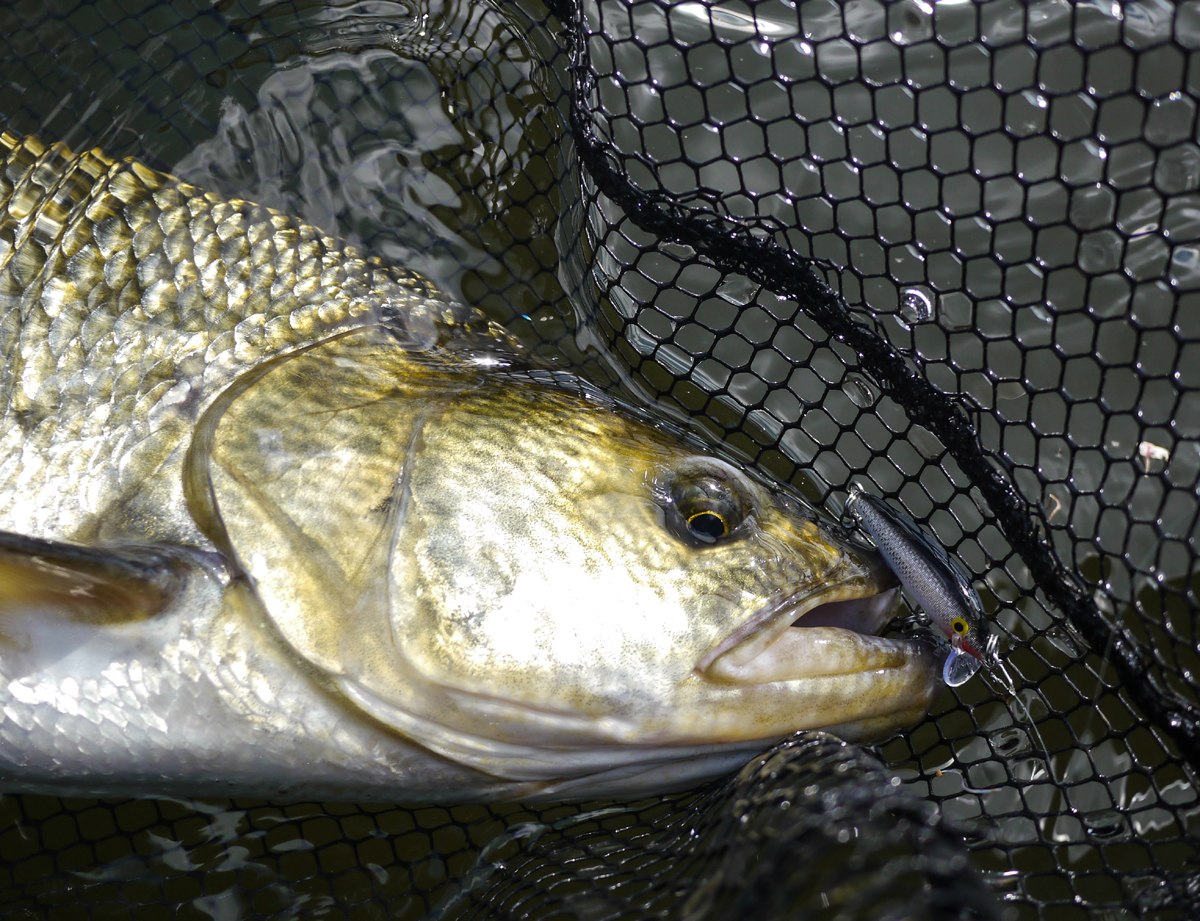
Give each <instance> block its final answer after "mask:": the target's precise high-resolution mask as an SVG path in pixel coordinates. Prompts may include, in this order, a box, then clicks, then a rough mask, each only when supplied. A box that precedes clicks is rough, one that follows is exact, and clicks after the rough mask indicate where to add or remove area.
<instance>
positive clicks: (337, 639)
mask: <svg viewBox="0 0 1200 921" xmlns="http://www.w3.org/2000/svg"><path fill="white" fill-rule="evenodd" d="M304 360H305V361H311V360H312V359H311V357H309V358H306V359H304ZM289 364H290V363H289ZM295 370H296V369H292V370H291V371H288V373H292V372H293V371H295ZM280 373H283V372H280ZM339 374H340V376H339V377H338V378H337V379H336V382H335V381H334V379H333V378H332V377H329V376H327V377H326V378H324V385H323V387H322V388H321V390H320V393H319V394H314V393H308V392H306V393H305V395H304V396H303V397H299V396H297V393H298V392H299V389H303V388H299V385H296V386H292V387H289V388H285V389H286V391H287V392H288V393H289V394H290V396H288V398H286V399H278V398H276V397H274V396H272V397H271V398H269V399H266V400H265V401H263V406H261V407H259V408H257V409H256V408H255V404H256V400H255V399H253V398H252V395H251V394H249V392H248V393H247V397H246V398H245V399H241V400H238V401H236V402H234V403H233V404H232V405H231V406H230V407H229V409H228V411H226V412H225V418H224V419H223V420H222V421H221V422H220V426H219V427H218V429H217V430H216V435H215V439H214V446H213V451H212V462H211V464H210V469H211V475H212V483H213V495H214V497H215V502H216V505H217V506H218V508H217V509H216V514H217V516H218V517H220V519H221V524H222V527H223V529H224V533H225V534H226V535H227V539H228V542H229V545H230V548H231V552H233V553H234V554H236V556H237V557H238V559H239V561H240V562H241V564H242V565H243V567H244V568H245V569H246V571H247V573H248V574H249V575H250V576H251V577H252V578H253V580H254V581H255V584H256V586H257V588H258V591H259V592H260V594H261V595H262V598H263V604H264V608H265V610H266V611H267V612H268V614H269V616H270V617H271V618H272V619H273V620H274V621H275V623H276V624H277V625H278V626H279V628H280V631H281V632H282V634H283V635H284V637H285V638H286V640H287V641H288V642H290V643H291V644H292V646H293V647H294V648H295V649H296V650H297V651H298V652H299V653H300V654H301V655H303V656H304V657H305V658H306V659H307V660H308V661H309V662H310V663H312V664H314V665H316V666H318V667H319V668H320V669H321V670H322V671H324V672H325V673H326V674H328V675H329V676H330V677H331V679H332V680H333V682H334V683H335V684H336V686H337V687H338V689H339V690H340V691H341V692H342V693H343V694H345V695H346V696H347V698H349V699H350V700H351V701H353V702H354V704H356V705H357V706H358V707H360V708H362V709H363V710H365V711H366V712H368V713H369V714H370V715H371V716H372V717H373V718H375V719H377V720H379V721H381V722H383V723H385V724H387V725H388V726H390V727H392V728H394V729H395V730H396V731H397V732H399V733H401V734H402V735H404V736H406V737H408V738H410V739H412V740H414V741H416V742H418V743H419V744H421V745H423V746H425V747H427V748H429V749H430V750H432V751H434V752H436V753H438V754H440V755H442V756H444V757H447V758H451V759H452V760H456V761H458V762H460V763H465V764H469V765H471V766H473V767H476V768H478V769H479V770H481V771H484V772H486V773H489V774H492V775H495V776H502V777H508V778H512V779H514V780H524V781H538V782H551V781H556V780H561V779H562V778H564V777H566V778H571V777H584V776H595V775H601V774H603V775H606V776H607V775H611V774H612V772H614V771H616V772H618V773H620V772H624V774H623V775H622V776H625V775H629V774H631V773H636V772H637V770H640V769H641V768H643V767H645V766H646V765H648V764H659V765H661V764H662V763H664V762H672V763H675V762H679V763H683V762H688V761H692V762H697V763H700V762H703V763H707V764H709V765H710V767H711V765H712V764H714V763H716V762H719V761H720V759H721V758H722V757H724V758H726V760H728V758H729V757H732V755H731V754H730V753H737V756H738V757H741V758H743V759H744V757H745V756H746V753H747V752H748V751H752V750H755V749H759V748H762V747H764V746H765V745H766V744H768V743H769V742H771V741H772V740H774V739H778V738H780V737H782V736H784V735H787V734H789V733H791V732H794V731H796V730H800V729H821V728H824V729H830V730H832V731H834V732H836V733H838V734H839V735H842V736H843V737H845V738H848V739H852V740H876V739H879V738H882V737H886V736H887V735H890V734H892V733H894V732H895V731H896V730H898V729H900V728H902V727H905V726H908V725H910V724H912V723H914V722H916V721H917V720H919V719H920V718H921V717H922V716H923V715H924V714H925V712H926V711H927V709H928V707H929V706H930V703H931V701H932V699H933V697H934V695H935V693H936V691H937V689H938V675H939V667H940V663H939V662H938V661H936V656H935V655H934V653H933V652H932V651H931V650H930V649H929V648H927V647H926V646H925V645H923V644H922V643H920V642H919V641H915V640H908V639H900V638H896V639H885V638H881V637H879V636H877V635H876V634H877V633H878V632H879V631H880V630H881V629H882V628H883V626H884V625H885V624H886V622H887V620H888V619H889V618H890V616H891V614H892V613H893V611H894V610H895V607H896V604H897V602H898V590H897V588H896V587H895V586H896V582H895V579H894V577H893V576H892V575H891V573H890V571H889V570H888V569H887V567H886V566H885V565H884V564H883V563H882V561H881V559H880V558H879V557H878V556H877V555H876V554H875V553H874V552H873V551H869V550H865V549H863V548H861V547H860V546H857V545H855V544H853V543H852V542H850V541H849V540H848V538H847V536H846V534H845V533H844V532H842V531H841V530H840V529H839V528H838V527H837V526H836V525H833V524H827V523H823V522H822V521H821V520H820V519H819V518H818V517H817V516H816V515H814V514H813V513H811V512H810V511H808V510H806V509H805V508H804V507H803V506H802V505H801V503H800V502H798V501H797V500H796V499H795V498H793V497H791V496H790V495H788V494H786V493H785V492H783V491H780V490H777V489H772V488H771V487H770V486H769V485H767V484H766V483H764V482H763V481H761V480H759V479H758V478H756V477H755V476H754V475H752V474H751V473H749V472H748V471H747V470H745V469H744V468H742V467H740V466H738V465H737V464H735V463H733V462H731V461H730V460H727V459H725V458H722V457H720V456H717V455H715V454H712V453H707V452H704V451H700V450H697V449H696V448H695V447H693V446H691V445H689V444H688V443H687V442H686V441H685V440H683V439H681V438H680V437H678V436H677V435H676V434H675V433H673V432H671V431H668V430H666V429H664V428H663V427H661V426H659V425H656V424H653V423H651V422H650V421H647V420H646V419H643V418H641V417H639V416H638V415H637V414H636V413H632V412H630V411H627V410H625V409H623V408H622V407H621V406H619V405H616V404H613V403H612V402H610V401H607V400H602V399H597V398H595V397H592V396H589V395H587V394H585V393H581V392H579V391H578V389H575V390H572V389H564V388H561V387H553V386H548V385H546V384H543V383H540V382H537V381H532V380H519V379H517V380H515V379H513V378H512V377H504V376H498V375H492V376H488V377H485V378H482V379H474V380H471V381H470V382H469V383H468V382H464V381H462V380H460V381H459V384H458V385H455V386H449V385H447V386H444V387H443V388H442V389H441V390H440V391H438V392H435V393H427V394H426V395H425V396H424V397H423V398H418V397H417V396H416V395H414V393H412V392H407V391H406V392H399V391H397V392H396V393H394V394H391V395H386V396H381V395H380V394H378V393H377V394H375V396H374V397H372V398H371V399H364V397H363V395H362V394H361V393H358V394H352V393H350V392H349V389H348V388H349V385H348V384H346V383H345V381H346V375H345V367H344V366H343V367H342V368H340V370H339ZM268 382H269V378H268V379H264V381H262V382H261V383H262V384H264V385H265V384H267V383H268ZM266 393H267V394H270V393H271V389H268V390H267V391H266ZM264 426H267V427H272V426H273V427H274V429H275V430H276V431H278V432H279V433H280V434H279V435H278V438H276V437H274V436H272V438H271V439H266V440H264V437H263V427H264ZM322 455H324V456H326V457H327V458H336V460H337V463H336V464H332V463H319V462H316V461H314V460H313V458H314V456H322ZM714 759H716V761H714ZM722 763H724V762H722ZM735 764H736V762H731V763H729V764H728V765H727V766H726V767H725V769H728V767H729V766H734V765H735ZM714 770H715V769H714ZM709 773H711V770H710V771H709ZM684 774H687V772H686V771H684ZM680 776H683V775H680ZM687 776H688V777H690V776H692V775H691V774H688V775H687ZM618 787H619V785H618ZM607 789H609V788H606V787H603V786H602V785H601V786H600V787H597V786H596V785H595V784H593V785H592V786H591V787H589V788H588V792H589V795H595V794H596V793H597V791H598V790H607ZM614 789H618V788H614ZM619 789H622V790H623V789H625V788H624V787H619Z"/></svg>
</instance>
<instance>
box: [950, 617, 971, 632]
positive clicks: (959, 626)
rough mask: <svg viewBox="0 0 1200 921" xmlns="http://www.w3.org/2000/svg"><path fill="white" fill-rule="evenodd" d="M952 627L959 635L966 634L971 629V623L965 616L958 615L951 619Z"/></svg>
mask: <svg viewBox="0 0 1200 921" xmlns="http://www.w3.org/2000/svg"><path fill="white" fill-rule="evenodd" d="M950 629H952V630H953V631H954V632H955V633H957V634H958V635H959V636H966V635H967V634H968V633H969V632H970V630H971V625H970V624H968V623H967V621H966V619H965V618H962V617H956V618H954V620H952V621H950Z"/></svg>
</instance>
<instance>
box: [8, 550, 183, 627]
mask: <svg viewBox="0 0 1200 921" xmlns="http://www.w3.org/2000/svg"><path fill="white" fill-rule="evenodd" d="M185 572H186V570H185V567H184V565H183V561H182V559H181V558H180V557H179V556H176V555H172V554H170V553H169V552H167V551H165V550H159V549H154V548H144V547H129V548H125V547H120V548H107V547H106V548H96V547H84V546H80V545H77V544H68V543H64V542H60V541H54V540H45V539H43V538H38V537H27V536H25V535H23V534H13V533H11V532H8V531H0V631H2V632H4V633H6V634H7V633H10V632H13V631H11V630H9V629H8V628H11V627H13V625H15V624H17V623H19V622H20V620H22V619H23V618H24V617H28V616H32V615H36V614H39V613H44V614H45V615H47V616H50V617H56V618H64V619H67V620H72V621H77V622H85V623H91V624H115V623H124V622H130V621H139V620H146V619H149V618H151V617H154V616H155V615H157V614H158V613H160V612H161V611H162V610H163V609H164V608H165V607H166V606H167V605H168V604H170V602H171V600H172V599H173V598H175V596H176V595H177V594H178V592H179V590H180V589H181V587H182V585H183V581H184V577H185ZM6 625H7V626H6ZM9 639H15V637H12V636H10V637H9Z"/></svg>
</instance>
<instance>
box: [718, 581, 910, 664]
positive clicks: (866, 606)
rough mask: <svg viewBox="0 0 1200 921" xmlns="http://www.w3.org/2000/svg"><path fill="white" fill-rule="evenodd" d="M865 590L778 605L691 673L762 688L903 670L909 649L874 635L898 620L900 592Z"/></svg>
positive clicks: (845, 589) (806, 595)
mask: <svg viewBox="0 0 1200 921" xmlns="http://www.w3.org/2000/svg"><path fill="white" fill-rule="evenodd" d="M863 591H864V589H863V587H862V586H861V585H859V586H856V587H850V586H841V587H834V588H832V589H830V588H825V589H818V590H811V589H810V590H808V591H802V592H797V593H794V594H792V595H789V596H787V597H785V598H781V599H779V600H778V601H776V602H773V603H772V604H770V605H767V606H766V607H765V608H764V609H763V610H762V611H760V612H758V613H757V614H756V615H755V616H754V617H752V618H750V620H749V621H747V623H745V624H743V625H742V626H741V627H740V628H739V629H737V630H735V631H734V632H733V633H732V634H730V636H728V637H726V639H725V640H723V641H722V642H721V643H719V644H718V645H716V646H714V647H713V648H712V649H711V650H709V652H708V653H707V654H705V656H704V658H702V659H701V660H700V662H699V663H698V664H697V666H696V671H697V672H699V673H700V674H702V675H704V676H705V677H706V678H709V679H713V680H718V681H729V682H736V683H738V684H764V683H767V682H775V681H794V680H799V679H805V678H815V677H827V676H833V675H845V674H858V673H861V672H868V671H877V670H881V669H895V668H904V667H905V666H906V665H908V663H910V662H911V661H912V658H913V653H914V648H913V647H914V645H915V644H914V642H913V641H912V640H905V639H902V638H886V639H885V638H884V637H881V636H878V635H877V634H878V633H879V632H880V631H881V630H882V629H883V628H884V627H885V626H886V625H887V623H888V622H889V621H890V620H891V619H892V617H893V616H894V615H895V613H896V609H897V608H898V606H899V604H900V589H899V587H898V586H893V587H891V588H885V589H884V590H883V591H879V592H877V593H876V594H870V595H866V594H863ZM831 595H832V596H833V597H832V599H831V600H823V599H825V598H830V596H831ZM847 595H850V597H846V596H847Z"/></svg>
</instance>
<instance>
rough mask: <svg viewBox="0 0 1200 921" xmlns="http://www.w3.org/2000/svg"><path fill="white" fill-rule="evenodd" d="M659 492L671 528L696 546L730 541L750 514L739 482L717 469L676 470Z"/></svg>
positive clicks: (686, 541)
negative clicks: (722, 474) (660, 492)
mask: <svg viewBox="0 0 1200 921" xmlns="http://www.w3.org/2000/svg"><path fill="white" fill-rule="evenodd" d="M664 486H665V488H664V489H663V490H662V494H660V502H661V504H662V506H663V510H664V512H665V523H666V525H667V527H668V529H669V530H670V531H671V532H672V533H673V534H674V535H675V536H676V537H678V538H680V539H681V540H683V541H684V542H685V543H688V544H691V545H693V546H704V545H711V544H716V543H719V542H722V541H724V540H727V539H728V538H730V537H731V536H735V535H736V534H737V533H738V528H739V526H740V525H741V524H742V522H744V521H745V520H746V518H747V517H748V515H749V513H750V506H751V501H750V499H749V497H748V496H747V495H746V493H745V492H744V490H743V489H742V487H741V486H740V484H738V483H736V482H735V481H732V480H731V479H730V478H727V477H725V476H721V475H719V471H718V470H711V471H710V470H707V469H699V470H694V471H689V470H686V469H685V470H684V471H674V472H673V473H672V475H671V476H670V479H669V481H668V482H667V483H665V484H664Z"/></svg>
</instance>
